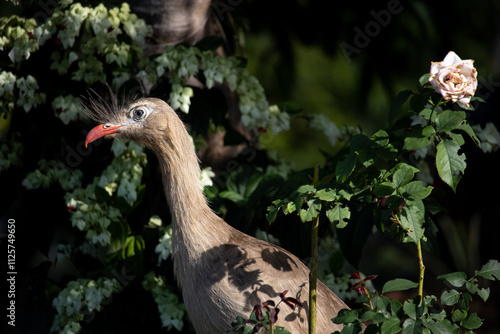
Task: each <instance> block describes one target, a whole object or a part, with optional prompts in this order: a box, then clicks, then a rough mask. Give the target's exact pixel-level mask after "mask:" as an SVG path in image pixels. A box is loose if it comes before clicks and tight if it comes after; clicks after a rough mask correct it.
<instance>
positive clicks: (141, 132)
mask: <svg viewBox="0 0 500 334" xmlns="http://www.w3.org/2000/svg"><path fill="white" fill-rule="evenodd" d="M83 106H84V110H85V111H86V113H87V114H88V116H89V117H91V118H92V119H94V120H95V121H96V122H98V123H99V125H97V126H96V127H94V128H93V129H92V130H91V131H90V132H89V133H88V135H87V138H86V142H85V144H86V145H87V144H89V143H91V142H93V141H94V140H96V139H98V138H101V137H108V138H127V139H131V140H133V141H135V142H137V143H140V144H143V145H145V146H147V147H149V148H150V149H151V150H152V151H153V152H154V153H155V154H156V156H157V157H158V159H159V162H160V167H161V173H162V178H163V184H164V188H165V194H166V197H167V201H168V205H169V208H170V212H171V214H172V224H173V227H172V257H173V261H174V271H175V276H176V279H177V282H178V284H179V286H180V288H181V290H182V295H183V299H184V303H185V306H186V310H187V312H188V314H189V317H190V319H191V321H192V323H193V325H194V327H195V329H196V331H197V332H198V333H214V334H220V333H226V332H228V331H230V329H231V323H232V322H233V321H235V319H236V317H237V316H241V317H243V318H245V319H247V318H248V317H249V315H250V313H251V312H252V310H253V308H254V306H255V305H258V304H260V303H261V302H263V301H267V300H270V299H271V300H276V301H279V298H280V297H279V295H280V293H281V292H283V291H285V290H288V294H287V296H290V297H294V298H296V299H297V300H298V301H300V302H301V303H302V305H304V306H306V307H304V308H296V309H295V310H292V309H288V307H281V308H280V309H281V312H280V314H279V319H278V322H277V323H276V325H278V326H284V327H285V328H286V329H288V330H289V331H290V332H291V333H294V334H295V333H307V331H308V315H307V313H308V308H307V305H308V299H309V269H308V268H307V267H306V266H305V265H304V264H303V263H302V262H301V261H300V260H299V259H298V258H297V257H296V256H294V255H293V254H291V253H289V252H288V251H286V250H284V249H282V248H280V247H278V246H276V245H273V244H270V243H268V242H265V241H262V240H258V239H255V238H253V237H251V236H248V235H246V234H244V233H242V232H240V231H238V230H236V229H234V228H233V227H231V226H230V225H228V224H227V223H226V222H225V221H224V220H223V219H221V218H220V217H218V216H217V215H216V214H215V213H214V212H213V211H212V210H211V209H210V207H209V206H208V204H207V201H206V198H205V195H204V193H203V191H202V190H200V187H199V179H200V178H199V176H200V167H199V163H198V158H197V156H196V153H195V150H194V148H193V144H192V142H191V140H190V137H189V134H188V132H187V130H186V128H185V126H184V124H183V122H182V121H181V120H180V118H179V117H178V116H177V114H176V113H175V112H174V110H172V108H170V106H169V105H168V104H167V103H165V102H164V101H162V100H160V99H156V98H141V99H138V100H135V101H132V102H124V103H122V104H120V103H118V101H117V99H116V97H114V96H112V97H111V98H110V101H108V102H106V101H105V100H104V99H103V98H100V97H99V96H97V97H90V98H88V99H87V100H86V101H83ZM343 308H347V306H346V305H345V304H344V302H343V301H342V300H341V299H340V298H339V297H337V295H335V294H334V293H333V292H332V291H331V290H330V289H329V288H328V287H327V286H326V285H324V284H323V283H322V282H320V281H318V283H317V324H316V326H317V327H316V328H317V333H319V334H324V333H332V332H333V331H335V330H339V329H341V328H342V327H341V325H336V324H334V323H333V322H332V321H331V319H332V318H333V317H335V316H336V315H337V313H338V311H339V310H341V309H343Z"/></svg>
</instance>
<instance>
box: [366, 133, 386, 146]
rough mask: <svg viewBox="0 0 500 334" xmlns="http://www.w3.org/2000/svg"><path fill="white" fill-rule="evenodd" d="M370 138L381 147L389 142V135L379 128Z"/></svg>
mask: <svg viewBox="0 0 500 334" xmlns="http://www.w3.org/2000/svg"><path fill="white" fill-rule="evenodd" d="M370 139H371V140H372V142H374V143H375V144H376V145H377V146H379V147H385V146H387V145H388V144H389V135H388V134H387V132H385V131H384V130H378V131H377V132H375V133H374V134H373V135H372V136H371V138H370Z"/></svg>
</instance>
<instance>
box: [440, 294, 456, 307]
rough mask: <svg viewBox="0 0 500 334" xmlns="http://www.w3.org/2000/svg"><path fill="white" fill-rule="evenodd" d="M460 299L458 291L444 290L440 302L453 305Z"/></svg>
mask: <svg viewBox="0 0 500 334" xmlns="http://www.w3.org/2000/svg"><path fill="white" fill-rule="evenodd" d="M459 300H460V292H458V291H457V290H446V291H443V293H442V294H441V303H442V304H444V305H448V306H451V305H455V304H457V303H458V301H459Z"/></svg>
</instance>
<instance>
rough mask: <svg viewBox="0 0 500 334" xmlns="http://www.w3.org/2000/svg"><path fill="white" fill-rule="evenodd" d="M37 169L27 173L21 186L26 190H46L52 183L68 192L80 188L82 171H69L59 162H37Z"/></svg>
mask: <svg viewBox="0 0 500 334" xmlns="http://www.w3.org/2000/svg"><path fill="white" fill-rule="evenodd" d="M38 165H39V168H38V169H36V170H35V171H33V172H31V173H28V175H26V177H25V178H24V180H23V182H22V185H23V186H24V187H26V188H27V189H38V188H40V187H43V188H47V187H49V186H50V184H51V183H52V182H57V183H59V185H60V186H61V188H62V189H64V190H65V191H70V190H72V189H75V188H80V187H81V186H82V181H81V180H82V178H83V174H82V171H81V170H79V169H76V170H69V169H67V168H65V166H64V164H63V163H62V162H61V161H59V160H50V161H46V160H45V159H42V160H40V161H39V162H38Z"/></svg>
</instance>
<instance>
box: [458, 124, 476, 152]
mask: <svg viewBox="0 0 500 334" xmlns="http://www.w3.org/2000/svg"><path fill="white" fill-rule="evenodd" d="M457 130H462V131H463V132H465V133H466V134H468V135H469V137H470V138H471V139H472V141H473V142H474V144H476V146H477V147H481V141H480V140H479V138H478V137H477V136H476V132H474V129H472V127H471V126H470V125H469V124H468V123H462V124H460V125H459V126H457Z"/></svg>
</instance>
